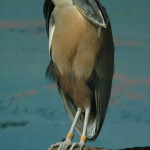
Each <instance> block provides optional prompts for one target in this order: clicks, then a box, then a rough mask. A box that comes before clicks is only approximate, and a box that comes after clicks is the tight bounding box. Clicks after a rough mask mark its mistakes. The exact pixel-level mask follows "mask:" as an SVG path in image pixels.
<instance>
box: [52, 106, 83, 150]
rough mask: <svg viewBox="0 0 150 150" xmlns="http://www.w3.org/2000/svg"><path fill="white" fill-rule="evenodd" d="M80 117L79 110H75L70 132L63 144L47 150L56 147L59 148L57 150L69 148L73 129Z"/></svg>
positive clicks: (57, 144) (60, 143)
mask: <svg viewBox="0 0 150 150" xmlns="http://www.w3.org/2000/svg"><path fill="white" fill-rule="evenodd" d="M80 115H81V108H77V113H76V115H75V118H74V121H73V123H72V126H71V128H70V131H69V133H68V134H67V137H66V140H65V141H64V142H59V143H56V144H53V145H51V147H50V148H49V150H52V149H53V148H54V147H57V146H59V148H58V150H67V148H68V147H69V146H71V141H72V139H73V132H74V130H75V127H76V124H77V121H78V119H79V117H80Z"/></svg>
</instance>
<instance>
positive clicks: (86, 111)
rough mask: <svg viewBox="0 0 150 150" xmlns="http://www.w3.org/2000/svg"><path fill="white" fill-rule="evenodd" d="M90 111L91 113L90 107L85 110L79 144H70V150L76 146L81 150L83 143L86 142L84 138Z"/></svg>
mask: <svg viewBox="0 0 150 150" xmlns="http://www.w3.org/2000/svg"><path fill="white" fill-rule="evenodd" d="M90 111H91V109H90V107H88V108H86V110H85V119H84V126H83V131H82V135H81V139H80V142H79V144H77V143H74V144H72V146H71V148H70V150H73V149H74V147H76V146H78V145H79V147H80V150H82V149H83V147H84V145H85V142H86V138H87V137H86V131H87V126H88V121H89V116H90Z"/></svg>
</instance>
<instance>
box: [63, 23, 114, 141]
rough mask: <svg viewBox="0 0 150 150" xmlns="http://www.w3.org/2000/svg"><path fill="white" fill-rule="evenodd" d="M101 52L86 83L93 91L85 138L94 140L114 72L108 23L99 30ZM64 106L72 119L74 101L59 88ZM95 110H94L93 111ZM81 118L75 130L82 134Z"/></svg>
mask: <svg viewBox="0 0 150 150" xmlns="http://www.w3.org/2000/svg"><path fill="white" fill-rule="evenodd" d="M101 36H102V38H101V39H102V41H100V42H101V49H102V52H101V53H100V54H99V56H98V62H97V64H96V65H95V68H94V70H93V74H92V75H91V78H90V79H89V81H88V83H87V85H88V86H89V88H90V89H91V90H92V91H93V93H94V95H93V97H92V99H91V105H92V111H91V114H90V120H89V123H88V128H87V139H88V140H95V139H96V137H97V136H98V135H99V132H100V130H101V127H102V124H103V121H104V119H105V114H106V110H107V106H108V102H109V98H110V94H111V86H112V77H113V72H114V43H113V38H112V32H111V26H110V23H109V24H108V27H107V28H106V29H104V28H102V31H101ZM60 94H61V96H62V100H63V104H64V107H65V109H66V111H67V113H68V115H69V116H70V118H71V120H72V121H73V119H74V117H75V114H76V111H77V108H76V105H75V103H74V101H73V100H72V99H71V98H70V97H69V96H67V95H66V94H64V93H63V91H61V89H60ZM95 110H96V111H95ZM83 121H84V120H83V119H82V118H80V119H79V121H78V123H77V127H76V129H77V131H78V132H79V134H80V135H81V134H82V130H83Z"/></svg>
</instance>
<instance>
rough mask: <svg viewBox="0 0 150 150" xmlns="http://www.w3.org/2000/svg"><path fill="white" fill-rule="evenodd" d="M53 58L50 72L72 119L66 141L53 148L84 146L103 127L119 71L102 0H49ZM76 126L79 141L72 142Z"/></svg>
mask: <svg viewBox="0 0 150 150" xmlns="http://www.w3.org/2000/svg"><path fill="white" fill-rule="evenodd" d="M43 13H44V18H45V26H46V32H47V35H48V38H49V56H50V63H49V65H48V67H47V70H46V76H47V77H48V78H49V79H53V80H55V81H56V82H57V86H58V91H59V93H60V96H61V99H62V102H63V104H64V108H65V110H66V111H67V113H68V115H69V117H70V119H71V120H72V125H71V128H70V130H69V132H68V134H67V135H66V138H65V140H64V141H63V142H58V143H56V144H52V145H51V147H50V148H49V150H52V149H53V148H54V147H58V150H67V149H70V150H73V149H74V148H75V147H79V148H80V149H83V147H84V146H85V143H86V141H87V140H88V141H94V140H96V138H97V136H98V135H99V133H100V130H101V128H102V125H103V122H104V119H105V115H106V111H107V107H108V103H109V99H110V95H111V88H112V80H113V74H114V42H113V35H112V29H111V23H110V19H109V17H108V15H107V12H106V9H105V8H104V7H103V6H102V4H101V3H100V2H99V0H45V2H44V6H43ZM75 129H77V131H78V133H79V135H80V137H81V138H80V141H79V142H78V143H77V142H72V140H73V137H74V130H75Z"/></svg>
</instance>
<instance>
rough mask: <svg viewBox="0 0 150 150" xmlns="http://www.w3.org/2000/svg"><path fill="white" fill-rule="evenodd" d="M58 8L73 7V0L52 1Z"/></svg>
mask: <svg viewBox="0 0 150 150" xmlns="http://www.w3.org/2000/svg"><path fill="white" fill-rule="evenodd" d="M52 1H53V3H54V4H55V5H56V6H60V5H72V0H52Z"/></svg>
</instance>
